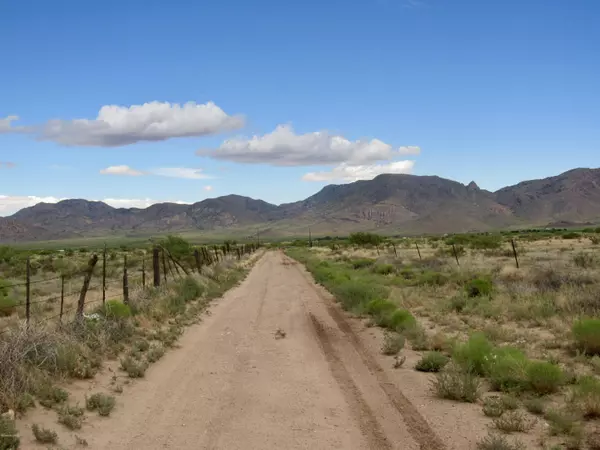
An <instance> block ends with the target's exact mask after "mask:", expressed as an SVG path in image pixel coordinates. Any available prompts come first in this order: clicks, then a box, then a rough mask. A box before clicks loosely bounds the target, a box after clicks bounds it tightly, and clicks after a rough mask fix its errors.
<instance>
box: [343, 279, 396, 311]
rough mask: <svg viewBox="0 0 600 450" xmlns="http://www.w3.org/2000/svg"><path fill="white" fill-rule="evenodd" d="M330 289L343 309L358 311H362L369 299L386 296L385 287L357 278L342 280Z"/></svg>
mask: <svg viewBox="0 0 600 450" xmlns="http://www.w3.org/2000/svg"><path fill="white" fill-rule="evenodd" d="M331 290H332V291H333V294H334V295H335V296H336V298H337V299H338V300H339V301H340V302H341V304H342V306H343V307H344V309H346V310H348V311H354V312H358V313H360V312H362V311H364V308H365V307H366V305H367V304H368V303H369V302H370V301H371V300H373V299H376V298H386V297H387V296H388V291H387V289H386V288H385V287H383V286H381V285H377V284H372V283H368V282H365V281H359V280H348V281H344V282H342V283H340V284H338V285H336V286H333V288H332V289H331Z"/></svg>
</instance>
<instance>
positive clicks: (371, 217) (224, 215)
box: [0, 169, 600, 242]
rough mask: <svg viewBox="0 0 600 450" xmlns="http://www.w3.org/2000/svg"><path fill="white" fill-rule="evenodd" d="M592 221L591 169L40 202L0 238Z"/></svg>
mask: <svg viewBox="0 0 600 450" xmlns="http://www.w3.org/2000/svg"><path fill="white" fill-rule="evenodd" d="M599 221H600V169H575V170H571V171H569V172H565V173H563V174H561V175H558V176H555V177H550V178H545V179H542V180H532V181H524V182H522V183H519V184H517V185H514V186H508V187H505V188H503V189H500V190H499V191H497V192H489V191H485V190H482V189H480V188H479V187H478V186H477V184H476V183H474V182H471V183H469V184H468V185H464V184H461V183H458V182H456V181H452V180H447V179H444V178H440V177H436V176H416V175H391V174H386V175H379V176H378V177H376V178H374V179H373V180H369V181H357V182H355V183H350V184H343V185H329V186H326V187H324V188H323V189H321V190H320V191H319V192H317V193H316V194H315V195H312V196H311V197H308V198H307V199H305V200H302V201H299V202H295V203H288V204H283V205H280V206H276V205H272V204H270V203H267V202H264V201H262V200H255V199H251V198H248V197H243V196H239V195H227V196H224V197H218V198H214V199H206V200H203V201H201V202H198V203H194V204H193V205H181V204H175V203H161V204H156V205H152V206H150V207H148V208H145V209H139V208H128V209H127V208H112V207H111V206H109V205H107V204H105V203H102V202H91V201H87V200H65V201H61V202H58V203H56V204H47V203H40V204H38V205H35V206H32V207H30V208H25V209H23V210H21V211H19V212H17V213H16V214H14V215H13V216H12V217H10V218H4V219H2V218H0V241H4V242H14V241H28V240H42V239H43V240H47V239H58V238H63V237H71V236H80V237H81V236H83V237H85V236H99V235H106V234H109V233H121V234H128V235H135V234H140V235H141V234H147V233H153V232H161V233H164V232H179V231H185V230H206V231H208V230H218V229H228V230H232V231H231V232H236V230H237V232H241V230H243V229H244V227H245V228H246V229H247V227H249V226H257V225H260V227H261V228H262V229H263V230H265V229H268V230H270V232H271V233H272V234H273V235H275V234H278V235H290V234H305V233H306V232H307V229H308V228H311V230H312V231H313V232H314V233H325V234H345V233H349V232H352V231H358V230H378V231H380V232H392V233H402V232H410V233H432V232H434V233H441V232H466V231H472V230H490V229H494V228H503V227H509V226H525V225H528V226H544V225H546V224H549V223H584V222H599Z"/></svg>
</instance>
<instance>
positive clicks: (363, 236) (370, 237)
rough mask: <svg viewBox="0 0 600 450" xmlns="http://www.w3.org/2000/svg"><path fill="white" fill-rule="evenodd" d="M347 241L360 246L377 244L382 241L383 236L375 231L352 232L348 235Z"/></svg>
mask: <svg viewBox="0 0 600 450" xmlns="http://www.w3.org/2000/svg"><path fill="white" fill-rule="evenodd" d="M348 242H350V243H351V244H353V245H360V246H367V245H379V244H381V243H382V242H383V237H381V236H380V235H378V234H375V233H367V232H358V233H352V234H351V235H350V236H349V237H348Z"/></svg>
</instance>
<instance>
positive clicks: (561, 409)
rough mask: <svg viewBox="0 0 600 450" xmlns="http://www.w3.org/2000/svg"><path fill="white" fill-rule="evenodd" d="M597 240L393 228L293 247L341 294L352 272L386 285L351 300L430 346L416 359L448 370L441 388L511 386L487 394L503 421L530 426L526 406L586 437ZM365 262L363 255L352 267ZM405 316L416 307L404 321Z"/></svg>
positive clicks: (594, 348)
mask: <svg viewBox="0 0 600 450" xmlns="http://www.w3.org/2000/svg"><path fill="white" fill-rule="evenodd" d="M565 237H566V238H567V239H568V241H564V238H565ZM584 238H585V239H584ZM417 240H418V245H419V252H420V253H417V251H416V247H415V242H416V241H417ZM511 240H512V241H513V242H514V245H515V248H516V252H517V257H518V262H519V268H517V267H516V261H515V257H514V254H513V248H512V243H511ZM594 240H597V233H596V232H595V231H594V229H590V230H583V231H577V232H570V231H565V230H559V229H556V230H527V231H523V232H516V231H515V232H510V233H509V232H506V233H495V234H480V235H477V234H465V235H454V236H449V237H445V238H439V237H435V238H434V237H422V238H418V239H416V238H403V239H397V240H394V238H391V239H389V241H391V242H393V244H394V245H389V246H386V247H383V246H381V247H379V249H376V248H375V247H373V246H371V247H370V246H369V245H368V244H367V245H360V246H357V245H355V244H350V243H349V244H346V245H344V242H343V240H341V239H338V240H337V241H336V248H335V252H330V250H329V249H323V248H322V247H321V248H313V249H305V250H303V251H301V252H300V251H299V250H297V249H291V250H290V253H291V254H292V255H293V256H294V257H295V258H297V259H298V260H299V261H301V262H303V263H305V264H306V266H307V268H308V269H309V270H310V271H311V272H312V273H313V275H315V278H316V279H317V281H319V282H320V283H321V284H323V285H324V286H325V287H326V288H327V289H329V290H330V291H331V292H332V293H333V294H334V295H335V296H336V297H337V298H338V300H340V302H341V303H342V304H344V302H345V300H344V298H343V296H340V295H339V294H338V290H337V289H338V286H339V285H342V284H344V283H346V282H348V281H351V282H352V283H354V284H355V285H358V284H360V285H362V286H363V289H365V290H366V289H367V288H366V287H367V286H368V290H370V291H371V292H373V291H374V290H377V289H379V290H380V291H379V292H378V293H377V295H372V294H371V295H372V296H371V297H370V299H368V301H363V300H361V301H360V302H357V303H355V304H353V305H356V304H358V305H362V306H358V307H354V306H353V307H351V308H346V309H348V310H349V311H351V312H353V313H357V314H367V315H368V316H369V317H370V325H371V326H372V325H378V326H380V327H383V328H385V329H386V330H394V331H397V332H398V333H399V334H402V335H404V336H405V337H406V339H407V341H408V343H409V345H410V347H411V348H412V349H413V350H417V351H424V352H426V353H424V354H423V356H422V357H421V360H420V361H418V362H417V363H416V365H415V369H417V370H423V371H436V370H440V371H439V372H438V373H437V375H436V380H435V381H434V384H433V386H432V390H433V394H434V395H435V396H437V397H441V398H444V399H452V400H456V401H475V400H476V399H477V398H479V396H480V395H481V394H483V393H484V392H483V391H484V390H485V389H486V388H487V389H490V390H492V391H500V392H501V393H503V395H501V396H497V395H496V396H494V397H490V396H489V395H485V396H484V398H485V399H484V401H483V408H484V413H485V414H487V415H490V416H493V417H494V418H495V419H499V424H500V428H503V429H505V430H506V431H509V430H519V429H522V428H523V427H521V425H520V424H519V423H518V422H519V420H517V419H519V418H523V419H526V416H524V415H523V414H522V413H519V412H518V411H519V407H524V408H525V409H526V410H527V411H528V412H529V413H531V414H534V415H538V416H542V415H543V416H544V418H546V420H547V421H548V423H549V424H550V427H549V428H548V430H550V431H551V433H552V434H560V435H565V436H566V438H565V439H566V440H569V443H568V446H573V445H576V444H577V445H583V442H584V441H585V440H582V438H581V436H582V434H581V430H582V429H583V421H584V420H592V419H593V418H595V417H596V416H597V415H600V409H599V408H600V406H598V407H597V406H596V404H597V403H600V402H598V401H597V399H596V396H597V395H596V392H597V388H596V385H595V384H593V383H591V382H590V381H589V380H594V381H599V378H598V377H599V376H600V362H598V361H600V319H598V317H600V300H599V299H600V260H599V259H598V258H597V256H596V255H595V253H594V252H593V251H591V248H590V244H594V242H593V241H594ZM594 245H595V244H594ZM453 246H454V247H453ZM455 251H456V256H458V258H459V263H460V266H459V265H457V263H456V259H455ZM358 261H365V262H359V263H358V264H357V265H356V267H357V268H355V267H354V265H353V262H358ZM378 267H387V269H386V270H381V271H379V270H377V268H378ZM392 267H393V269H392ZM365 297H368V296H367V295H365ZM402 317H410V318H409V319H408V321H407V322H406V325H404V324H403V320H402ZM398 324H400V326H398ZM440 336H443V338H440ZM450 336H451V337H450ZM432 351H435V352H436V353H431V352H432ZM433 355H435V356H433ZM438 361H439V363H438ZM442 361H446V364H445V365H444V366H443V367H442V366H441V363H442ZM599 383H600V381H599ZM488 398H491V400H487V399H488ZM547 405H548V406H547ZM513 412H514V414H513ZM548 418H549V419H548ZM529 422H530V420H528V419H526V420H525V425H527V423H529ZM525 428H527V427H525ZM535 430H536V431H534V432H535V433H538V432H541V431H540V430H541V428H538V427H536V428H535ZM499 431H500V430H499ZM545 434H547V432H546V433H545ZM586 434H587V432H586ZM490 439H492V438H490ZM494 439H495V440H496V441H498V442H500V441H501V440H504V437H503V436H501V435H494ZM566 440H565V442H566ZM507 442H509V441H507ZM494 445H495V444H494ZM497 445H498V446H499V448H504V447H503V446H502V444H501V443H500V444H497ZM508 445H509V447H507V448H511V447H510V445H511V444H508ZM490 448H494V446H492V447H490Z"/></svg>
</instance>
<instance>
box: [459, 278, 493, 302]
mask: <svg viewBox="0 0 600 450" xmlns="http://www.w3.org/2000/svg"><path fill="white" fill-rule="evenodd" d="M493 289H494V285H493V283H492V280H491V279H489V278H475V279H473V280H471V281H469V282H468V283H467V284H466V285H465V291H466V293H467V296H468V297H471V298H472V297H483V296H488V297H489V296H490V295H491V294H492V291H493Z"/></svg>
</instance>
